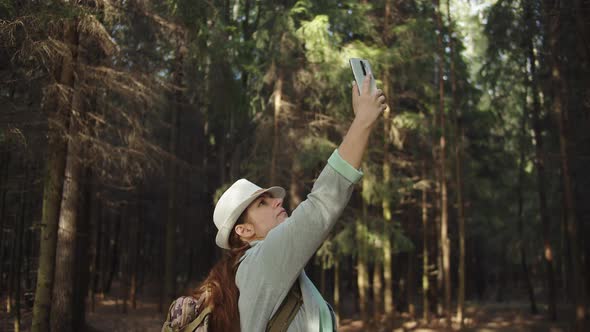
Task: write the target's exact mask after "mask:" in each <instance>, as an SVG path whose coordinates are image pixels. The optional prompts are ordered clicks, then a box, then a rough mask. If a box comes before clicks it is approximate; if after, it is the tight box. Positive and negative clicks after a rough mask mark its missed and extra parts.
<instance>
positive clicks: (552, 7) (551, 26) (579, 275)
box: [531, 0, 587, 331]
mask: <svg viewBox="0 0 590 332" xmlns="http://www.w3.org/2000/svg"><path fill="white" fill-rule="evenodd" d="M545 6H546V8H545V10H546V14H547V23H548V24H547V26H548V34H549V46H550V47H549V48H550V66H551V83H552V87H553V88H554V91H553V105H552V106H551V108H552V110H553V113H554V119H555V121H556V122H557V127H558V128H559V154H560V161H561V174H562V184H563V195H564V201H565V207H566V208H565V216H566V225H567V234H568V237H569V240H570V248H571V250H570V253H571V255H572V257H571V262H572V284H573V286H574V289H575V291H574V292H573V296H574V301H573V302H574V306H575V311H574V317H575V329H576V331H585V325H586V323H585V321H586V311H587V305H586V282H585V281H584V273H583V264H584V263H583V259H582V257H583V256H582V250H581V248H580V247H581V246H580V240H579V235H578V228H579V226H578V220H577V218H576V208H575V203H574V191H573V181H572V176H571V171H570V159H571V158H570V147H569V142H568V136H567V132H568V117H567V112H566V107H564V105H566V104H567V100H566V98H567V93H566V92H567V87H566V85H565V80H564V79H563V77H562V69H561V64H560V61H559V55H560V47H561V45H560V40H559V34H560V12H561V10H560V2H559V1H554V0H547V1H545ZM576 22H577V23H578V22H579V19H578V15H576ZM578 24H579V23H578ZM531 56H534V55H531ZM531 59H532V58H531ZM553 300H555V299H553Z"/></svg>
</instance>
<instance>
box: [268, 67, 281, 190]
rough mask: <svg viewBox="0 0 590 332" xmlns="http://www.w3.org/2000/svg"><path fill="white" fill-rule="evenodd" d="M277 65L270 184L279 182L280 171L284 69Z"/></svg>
mask: <svg viewBox="0 0 590 332" xmlns="http://www.w3.org/2000/svg"><path fill="white" fill-rule="evenodd" d="M278 67H279V65H276V67H275V70H276V72H277V79H276V81H275V86H274V91H273V114H274V118H273V135H272V152H271V161H270V185H274V184H275V183H277V172H278V169H277V168H278V165H277V163H278V154H279V142H280V137H279V135H280V133H279V127H280V117H281V104H282V99H283V80H284V77H283V70H282V69H281V68H278Z"/></svg>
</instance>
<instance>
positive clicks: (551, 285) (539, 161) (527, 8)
mask: <svg viewBox="0 0 590 332" xmlns="http://www.w3.org/2000/svg"><path fill="white" fill-rule="evenodd" d="M524 15H525V22H526V24H527V32H528V38H527V43H528V45H527V52H528V54H527V56H528V65H529V68H530V79H529V87H530V89H531V92H532V99H533V114H532V115H533V133H534V137H535V166H536V169H537V191H538V195H539V209H540V213H541V222H542V225H543V258H544V262H545V273H546V278H547V287H548V299H547V302H548V304H549V317H550V318H551V319H552V320H556V319H557V311H556V308H555V275H554V274H555V273H554V271H553V270H554V268H553V247H552V245H551V219H550V216H549V211H548V208H547V193H546V189H545V178H546V177H545V155H544V151H543V134H542V130H543V129H542V124H541V118H540V117H541V104H540V102H539V91H538V83H537V72H536V68H537V64H536V57H535V50H534V46H533V31H534V30H533V27H532V25H533V24H535V22H534V18H533V13H532V8H531V3H530V1H527V2H526V3H525V4H524Z"/></svg>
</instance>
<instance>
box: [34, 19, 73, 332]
mask: <svg viewBox="0 0 590 332" xmlns="http://www.w3.org/2000/svg"><path fill="white" fill-rule="evenodd" d="M75 27H76V24H75V22H67V21H66V23H65V26H64V37H63V39H64V42H65V43H67V44H68V45H69V46H70V51H71V57H64V58H63V59H62V63H61V73H60V75H59V78H58V82H59V83H60V84H62V85H65V86H67V87H70V88H71V87H73V85H74V65H75V63H76V61H77V47H78V33H77V31H76V28H75ZM53 105H55V106H56V108H57V109H56V110H55V111H53V112H50V113H49V114H50V118H49V121H48V122H49V134H48V135H49V139H48V146H47V151H48V154H47V164H46V169H45V179H44V185H43V187H44V189H43V208H42V216H41V226H42V227H41V237H40V244H39V247H40V248H39V267H38V270H37V285H36V288H35V303H34V305H33V321H32V323H31V331H32V332H45V331H49V317H50V311H51V303H52V302H51V292H52V289H53V280H54V271H55V252H56V246H57V228H58V220H59V214H60V207H61V200H62V191H63V184H64V171H65V165H66V151H67V144H66V142H65V140H64V138H63V137H62V134H61V132H60V124H61V125H63V126H64V127H67V123H68V120H67V119H68V118H69V111H68V108H69V107H70V104H69V102H66V101H63V100H61V99H58V100H56V101H48V104H47V105H44V107H45V106H47V107H51V106H53Z"/></svg>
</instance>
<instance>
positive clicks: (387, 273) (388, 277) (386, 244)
mask: <svg viewBox="0 0 590 332" xmlns="http://www.w3.org/2000/svg"><path fill="white" fill-rule="evenodd" d="M391 12H392V1H391V0H386V1H385V10H384V12H383V15H384V16H383V26H384V29H383V35H382V39H383V42H384V43H385V44H386V45H387V44H388V43H389V31H390V30H391V29H390V19H391ZM390 80H391V76H390V73H389V68H387V67H386V68H385V69H384V71H383V91H385V94H386V95H387V97H388V98H389V100H390V101H389V106H388V107H387V108H386V109H385V111H384V112H383V167H382V168H383V183H386V184H388V183H390V182H391V166H390V159H391V156H390V152H389V145H390V141H389V131H390V130H391V128H390V126H391V120H390V114H391V107H393V100H394V96H393V91H392V90H393V89H392V87H393V85H392V84H391V82H390ZM381 207H382V209H383V219H384V220H385V224H384V228H385V229H386V230H387V229H389V225H390V224H391V223H392V215H391V206H390V201H389V197H387V196H384V199H383V200H382V202H381ZM383 284H384V286H385V287H384V289H383V293H384V299H383V304H384V308H383V309H384V314H385V320H386V324H385V325H386V327H389V326H391V323H392V322H393V319H394V314H395V308H394V303H393V271H392V247H391V235H390V234H389V232H388V231H384V232H383Z"/></svg>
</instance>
